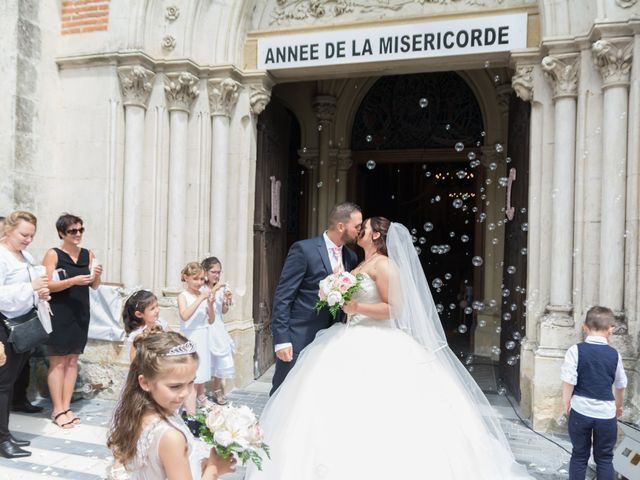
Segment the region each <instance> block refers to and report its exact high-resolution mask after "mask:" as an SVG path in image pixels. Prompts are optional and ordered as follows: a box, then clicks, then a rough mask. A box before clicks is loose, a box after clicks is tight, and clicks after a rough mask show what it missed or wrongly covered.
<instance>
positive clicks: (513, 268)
mask: <svg viewBox="0 0 640 480" xmlns="http://www.w3.org/2000/svg"><path fill="white" fill-rule="evenodd" d="M507 273H508V274H509V275H513V274H514V273H516V267H514V266H513V265H509V266H508V267H507Z"/></svg>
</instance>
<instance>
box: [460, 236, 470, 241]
mask: <svg viewBox="0 0 640 480" xmlns="http://www.w3.org/2000/svg"><path fill="white" fill-rule="evenodd" d="M460 241H461V242H462V243H467V242H468V241H469V235H462V236H461V237H460Z"/></svg>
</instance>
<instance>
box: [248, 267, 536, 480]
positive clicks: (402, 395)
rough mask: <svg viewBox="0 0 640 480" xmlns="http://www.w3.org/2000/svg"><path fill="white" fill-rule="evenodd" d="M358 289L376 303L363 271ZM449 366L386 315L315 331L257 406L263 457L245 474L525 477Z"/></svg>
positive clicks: (315, 478)
mask: <svg viewBox="0 0 640 480" xmlns="http://www.w3.org/2000/svg"><path fill="white" fill-rule="evenodd" d="M362 287H363V289H362V290H361V291H360V292H358V293H357V294H356V295H355V297H354V298H355V299H356V300H357V301H358V302H361V303H378V302H380V297H379V295H378V291H377V288H376V284H375V282H374V281H373V280H372V279H371V278H370V277H368V276H366V275H365V278H364V280H363V284H362ZM448 372H450V370H448V369H446V368H444V367H443V366H442V365H440V364H439V363H438V360H436V359H435V357H434V356H433V355H430V354H429V353H427V351H426V350H425V349H424V348H423V347H422V346H421V345H420V344H419V343H417V342H416V341H415V340H414V339H413V338H412V337H410V336H409V335H407V334H406V333H404V332H402V331H401V330H399V329H397V328H396V327H395V325H394V323H393V322H392V321H389V320H388V321H380V320H374V319H371V318H368V317H366V316H364V315H353V316H351V318H350V321H349V324H348V325H344V324H335V325H333V326H332V327H331V328H329V329H327V330H323V331H321V332H320V333H319V334H318V335H317V336H316V339H315V340H314V341H313V342H312V343H311V344H310V345H309V346H308V347H307V348H306V349H305V350H304V351H303V352H302V353H301V355H300V357H299V358H298V361H297V363H296V365H295V367H294V368H293V369H292V370H291V372H290V373H289V375H288V376H287V378H286V380H285V382H284V383H283V384H282V386H281V387H280V388H279V389H278V390H277V391H276V392H275V394H274V395H273V396H272V397H271V399H270V400H269V402H268V403H267V406H266V407H265V410H264V413H263V414H262V417H261V424H262V427H263V429H264V432H265V442H266V443H267V444H268V445H269V446H270V447H271V458H272V460H271V461H269V460H267V459H265V461H264V469H263V471H262V472H259V471H258V470H257V469H255V468H253V467H249V469H248V472H247V476H246V477H245V478H246V479H247V480H355V479H367V480H389V479H395V478H411V479H426V478H433V479H442V480H469V479H474V480H514V479H528V478H530V477H529V476H528V475H527V474H526V470H525V469H524V468H523V467H522V466H520V465H518V464H517V463H516V462H515V460H514V458H513V456H512V454H511V452H510V451H509V450H508V448H506V447H505V446H503V444H501V443H499V442H498V440H496V439H495V437H492V436H491V435H490V433H489V432H488V431H487V429H486V428H485V426H484V423H483V422H482V420H481V418H480V413H479V412H478V411H477V409H476V407H475V405H474V404H473V403H472V402H470V401H469V399H468V397H467V395H466V393H465V392H464V391H463V390H462V388H461V387H460V385H459V383H456V382H455V381H454V380H453V379H452V378H451V376H450V375H451V374H450V373H448Z"/></svg>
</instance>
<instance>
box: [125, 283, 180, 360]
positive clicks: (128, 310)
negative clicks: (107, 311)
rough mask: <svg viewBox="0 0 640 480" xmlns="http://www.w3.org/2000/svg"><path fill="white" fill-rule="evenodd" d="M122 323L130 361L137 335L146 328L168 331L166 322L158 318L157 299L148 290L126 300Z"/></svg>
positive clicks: (138, 292)
mask: <svg viewBox="0 0 640 480" xmlns="http://www.w3.org/2000/svg"><path fill="white" fill-rule="evenodd" d="M122 323H123V324H124V331H125V332H126V334H127V344H128V345H129V360H130V361H133V358H134V357H135V356H136V349H135V348H133V341H134V340H135V339H136V337H137V336H138V335H140V334H141V333H142V332H144V330H145V329H146V328H148V327H152V326H158V327H160V329H162V330H165V331H168V330H170V329H169V325H167V322H165V321H164V320H162V319H161V318H160V306H159V305H158V297H156V296H155V295H154V294H153V292H150V291H149V290H138V291H137V292H134V293H132V294H131V295H130V296H129V298H127V301H126V302H125V303H124V307H123V309H122Z"/></svg>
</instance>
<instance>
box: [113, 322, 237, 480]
mask: <svg viewBox="0 0 640 480" xmlns="http://www.w3.org/2000/svg"><path fill="white" fill-rule="evenodd" d="M134 346H135V348H136V356H135V358H134V360H133V362H132V363H131V368H130V369H129V374H128V376H127V380H126V382H125V386H124V389H123V391H122V395H121V397H120V401H119V402H118V405H117V406H116V409H115V411H114V414H113V419H112V422H111V428H110V432H109V438H108V440H107V447H109V448H110V449H111V451H112V452H113V456H114V463H113V465H111V466H110V467H109V471H108V477H107V478H108V479H109V480H125V479H126V480H152V479H160V478H166V479H170V480H174V479H176V480H177V479H180V480H196V479H200V480H216V479H217V478H219V476H220V475H223V474H225V473H228V472H232V471H233V470H234V464H235V460H233V458H232V457H231V458H229V459H226V460H225V459H222V458H221V457H219V456H218V455H216V453H215V449H213V448H211V449H209V447H208V446H207V445H206V444H204V443H202V442H200V441H199V440H196V439H195V438H194V437H193V435H192V434H191V432H190V431H189V429H188V428H187V426H186V425H185V423H184V422H183V421H182V419H181V418H180V416H179V415H178V413H177V410H178V409H179V408H180V406H181V405H182V403H183V402H184V400H185V398H187V396H188V395H189V394H190V393H191V392H192V390H193V379H194V377H195V374H196V369H197V368H198V354H197V353H196V346H195V344H194V343H193V342H191V341H188V340H187V339H186V338H185V337H184V336H182V335H180V334H179V333H177V332H162V331H160V330H159V329H157V328H156V327H152V328H149V329H147V330H146V331H145V332H143V333H142V334H141V335H139V336H138V337H137V338H136V339H135V341H134Z"/></svg>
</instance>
